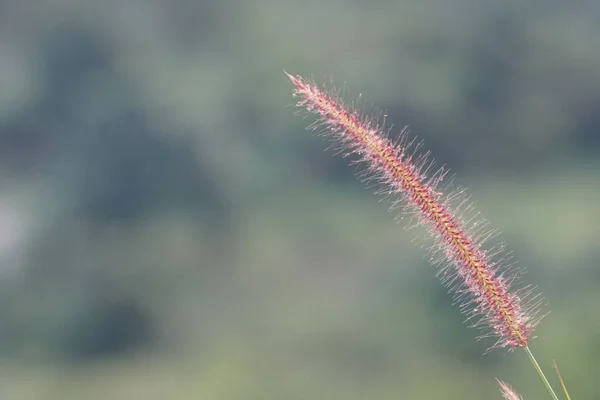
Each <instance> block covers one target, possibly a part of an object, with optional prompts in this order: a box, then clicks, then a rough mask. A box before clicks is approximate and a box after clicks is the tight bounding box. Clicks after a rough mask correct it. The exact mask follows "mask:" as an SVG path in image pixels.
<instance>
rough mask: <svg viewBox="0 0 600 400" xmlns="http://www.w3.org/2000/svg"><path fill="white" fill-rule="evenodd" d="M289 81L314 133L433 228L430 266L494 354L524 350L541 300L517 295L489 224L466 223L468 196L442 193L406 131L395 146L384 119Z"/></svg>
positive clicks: (438, 178) (439, 176) (437, 175)
mask: <svg viewBox="0 0 600 400" xmlns="http://www.w3.org/2000/svg"><path fill="white" fill-rule="evenodd" d="M286 74H287V73H286ZM287 76H288V77H289V78H290V80H291V81H292V83H293V85H294V87H295V91H294V96H295V97H297V98H298V99H299V101H298V104H297V105H298V106H299V107H301V108H302V109H304V110H306V111H308V112H309V113H311V114H315V115H316V116H317V118H318V119H317V121H316V122H315V123H313V124H312V125H311V126H310V127H309V128H310V129H313V130H319V131H321V132H323V133H324V134H325V135H326V136H328V137H330V138H331V139H332V141H333V142H334V143H335V144H337V145H338V146H339V148H340V149H341V152H342V153H343V154H344V155H345V156H347V155H353V156H356V157H357V158H358V159H357V161H356V162H357V163H361V164H363V165H364V166H365V167H366V168H365V175H364V177H365V178H366V179H367V180H372V179H374V180H376V181H377V182H378V183H380V184H381V187H382V188H383V189H382V193H384V194H386V195H391V196H396V200H397V201H396V202H394V203H393V205H392V209H394V208H396V207H398V206H401V207H403V208H404V210H405V211H406V212H408V213H409V214H410V215H412V216H414V217H415V218H416V221H417V224H418V225H424V226H426V227H427V229H428V232H429V233H430V235H431V237H432V238H433V243H434V244H433V246H432V247H431V249H432V252H433V255H432V263H434V264H436V265H438V266H439V275H440V277H441V279H442V281H443V282H444V283H445V284H446V285H447V286H448V288H449V290H450V292H452V293H453V294H454V295H455V297H456V299H457V300H458V302H459V304H460V306H461V309H462V310H463V311H464V312H465V313H466V315H467V321H469V324H470V325H472V326H475V327H478V328H482V329H483V334H482V337H485V336H493V337H495V339H496V342H495V344H494V345H493V346H492V347H491V348H495V347H507V348H515V347H525V348H526V347H527V345H528V343H529V340H530V339H531V337H532V332H533V330H534V327H535V325H536V323H537V322H538V320H539V317H538V316H539V312H538V311H537V310H538V309H539V298H538V297H537V296H532V295H531V291H530V290H529V289H528V288H522V289H520V290H513V289H512V288H511V286H513V285H514V283H515V281H516V279H517V278H518V273H517V271H515V270H514V269H512V268H511V266H510V265H509V264H508V262H507V259H506V257H503V251H502V247H492V248H491V249H486V248H484V242H485V241H486V240H488V239H489V238H490V237H492V236H494V231H487V227H486V226H487V223H486V222H485V221H482V220H481V219H479V218H475V219H470V220H465V215H466V213H467V211H469V212H471V209H470V204H469V203H468V198H467V197H466V194H465V193H464V191H462V190H454V191H450V192H449V193H443V190H441V188H440V186H441V185H440V183H441V182H442V180H443V179H444V178H445V177H446V175H447V171H445V170H444V169H443V168H440V169H438V170H437V171H434V172H433V173H430V172H431V171H432V170H433V162H431V161H430V157H429V153H424V154H419V153H418V152H419V148H420V145H415V142H414V140H410V139H409V137H408V132H407V130H403V131H402V133H401V135H400V138H399V139H398V140H396V141H392V140H391V139H389V138H388V131H387V128H385V120H383V121H379V120H378V119H377V118H375V119H372V118H368V117H364V116H362V114H361V113H360V111H359V110H357V109H356V107H355V106H348V105H346V104H345V103H344V102H343V100H342V99H341V98H340V96H339V95H338V93H337V92H336V91H335V89H329V88H326V87H320V86H317V85H316V84H314V83H313V82H310V81H307V80H305V79H303V78H301V77H299V76H292V75H290V74H287ZM457 200H458V201H457ZM461 200H462V201H461ZM455 204H458V205H455Z"/></svg>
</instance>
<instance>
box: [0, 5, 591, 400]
mask: <svg viewBox="0 0 600 400" xmlns="http://www.w3.org/2000/svg"><path fill="white" fill-rule="evenodd" d="M598 21H600V2H597V1H570V2H567V3H565V2H562V1H547V0H544V1H542V0H535V1H529V2H521V1H502V2H482V1H474V0H407V1H392V0H371V1H359V0H353V1H352V0H333V1H327V2H321V1H316V0H304V1H292V0H279V1H275V0H253V1H244V0H196V1H194V0H126V1H125V0H121V1H118V0H105V1H83V0H80V1H77V0H51V1H35V0H3V1H0V182H1V183H0V397H2V399H7V400H21V399H22V400H26V399H27V400H28V399H64V400H70V399H90V400H94V399H142V398H143V399H148V400H150V399H210V400H212V399H215V400H216V399H224V400H229V399H265V400H268V399H290V400H292V399H299V400H300V399H311V400H312V399H330V400H333V399H381V400H387V399H390V400H391V399H408V398H417V399H441V398H443V399H462V400H465V399H482V398H485V399H488V398H489V399H491V398H500V394H499V392H497V385H496V382H495V381H494V377H498V378H501V379H503V380H506V381H508V382H510V383H511V384H513V385H514V386H515V388H516V389H517V390H518V391H519V392H521V393H523V394H524V395H525V398H527V399H534V398H539V399H541V398H546V397H544V396H547V394H544V390H543V387H542V385H541V383H540V382H539V381H538V378H537V376H536V375H535V372H534V370H533V369H532V368H531V366H530V365H529V364H528V361H527V359H526V356H525V354H524V353H523V352H520V351H517V352H515V353H509V352H506V351H504V350H499V351H495V352H492V353H490V354H487V355H483V353H484V352H485V350H486V348H487V347H488V346H489V345H490V342H486V341H480V342H478V341H476V340H475V339H474V337H475V336H476V335H477V332H476V331H475V330H473V329H468V328H466V327H465V326H464V324H463V323H462V320H463V319H464V317H463V316H462V315H461V314H460V313H459V311H458V310H457V309H456V308H455V307H453V306H452V304H451V298H450V297H449V296H448V295H447V294H446V290H445V289H444V287H443V286H442V285H441V284H440V283H439V282H438V280H437V279H436V277H435V270H434V269H433V268H432V267H431V266H430V265H429V263H428V256H427V252H426V250H425V249H422V248H420V246H419V243H420V242H417V246H414V244H412V243H411V240H412V239H413V238H414V237H415V235H417V236H422V234H423V232H422V231H418V230H417V231H409V232H406V231H405V230H404V229H403V225H404V223H403V222H402V221H400V224H396V223H394V221H393V218H392V217H393V215H391V214H389V213H387V212H386V208H387V205H388V204H387V202H386V201H381V202H378V201H377V200H378V199H377V197H375V196H373V194H372V190H371V189H369V190H365V188H364V187H363V185H362V184H361V183H359V182H357V181H356V179H355V176H354V175H355V169H354V168H352V167H348V166H347V160H344V159H341V158H340V157H336V156H334V155H333V153H332V152H331V151H329V152H328V151H325V148H326V147H327V146H328V145H327V143H326V142H324V141H323V140H322V139H320V138H318V137H315V136H314V135H313V134H311V133H308V132H305V131H304V128H305V126H306V125H307V124H309V123H310V122H311V119H310V118H308V119H302V118H300V117H297V116H295V115H294V108H293V107H291V106H292V105H293V104H294V100H293V99H292V97H291V93H292V85H291V83H290V82H289V81H288V80H287V78H286V77H285V75H284V73H283V69H285V70H287V71H289V72H291V73H294V74H302V75H305V76H312V77H314V78H315V79H316V80H317V81H319V82H322V81H328V80H330V79H333V81H334V82H336V83H337V84H338V85H339V86H340V87H346V90H345V93H346V95H347V96H348V97H347V99H348V100H352V99H354V98H355V97H356V96H358V94H359V93H362V94H363V98H365V99H366V105H365V108H366V111H375V110H380V109H383V110H387V115H388V121H389V122H390V123H393V124H394V126H395V127H396V128H395V130H394V132H397V131H398V130H399V129H400V128H402V127H403V126H405V125H410V126H411V129H412V131H413V132H414V133H415V134H416V135H418V136H419V138H421V139H423V140H424V141H425V144H426V147H427V148H428V149H430V150H432V151H433V153H434V155H435V157H436V159H437V161H438V163H439V164H440V165H441V164H447V165H448V166H450V167H451V168H452V170H453V172H454V173H455V174H456V175H457V177H456V183H457V185H461V186H467V187H469V189H470V193H471V195H472V197H473V199H474V200H476V203H477V207H478V208H479V210H480V211H482V214H483V215H484V216H486V217H487V218H488V219H490V220H491V222H492V225H493V226H494V227H496V228H498V229H499V230H500V231H502V232H503V235H502V239H503V240H504V241H505V242H507V244H508V248H509V249H511V250H512V252H513V256H514V259H515V260H518V263H519V265H520V266H521V267H522V268H524V269H527V271H528V274H527V275H526V277H525V280H526V281H527V282H528V283H531V284H534V285H538V287H539V290H541V291H543V292H544V293H545V295H546V297H547V299H548V302H549V305H548V307H547V310H548V311H551V313H550V315H549V316H548V317H547V318H546V319H545V320H544V321H543V323H542V324H541V325H540V327H539V328H538V330H537V336H538V338H537V339H536V340H535V341H533V342H532V348H533V350H534V351H535V352H536V353H537V355H538V357H539V359H540V362H541V363H542V364H543V366H545V367H546V368H547V372H548V373H549V374H550V375H552V376H553V372H552V370H551V363H552V360H553V359H556V360H557V361H558V362H559V365H560V367H561V370H562V373H563V375H564V378H565V379H566V380H567V382H568V384H569V386H570V389H571V394H572V395H573V398H577V399H593V398H600V385H599V384H598V380H597V377H598V373H599V372H600V357H599V356H600V308H599V304H600V291H599V288H600V272H599V269H598V266H599V261H600V247H599V246H598V239H599V238H600V229H599V225H600V212H598V204H599V203H600V179H599V177H600V112H599V110H600V44H599V42H598V38H599V37H600V24H598Z"/></svg>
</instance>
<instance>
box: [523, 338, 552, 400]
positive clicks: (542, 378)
mask: <svg viewBox="0 0 600 400" xmlns="http://www.w3.org/2000/svg"><path fill="white" fill-rule="evenodd" d="M524 349H525V352H526V353H527V356H529V361H531V363H532V364H533V366H534V368H535V370H536V371H537V373H538V375H539V376H540V379H541V380H542V382H544V386H546V389H548V392H549V393H550V396H552V399H554V400H559V399H558V396H557V395H556V393H555V392H554V389H552V386H551V385H550V382H548V379H547V378H546V375H544V371H542V368H541V367H540V364H538V362H537V360H536V359H535V357H534V356H533V353H532V352H531V350H530V349H529V346H525V347H524Z"/></svg>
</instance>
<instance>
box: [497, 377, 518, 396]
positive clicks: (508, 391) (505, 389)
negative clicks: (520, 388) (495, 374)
mask: <svg viewBox="0 0 600 400" xmlns="http://www.w3.org/2000/svg"><path fill="white" fill-rule="evenodd" d="M496 380H497V381H498V385H499V386H500V392H501V393H502V397H504V399H505V400H523V397H521V396H519V395H518V394H517V392H515V391H514V390H513V388H511V387H510V386H509V385H508V384H507V383H506V382H502V381H501V380H498V379H496Z"/></svg>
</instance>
